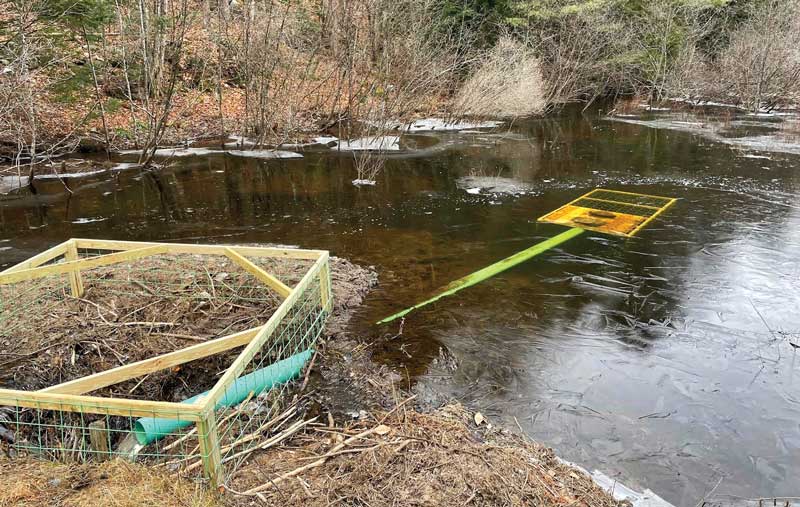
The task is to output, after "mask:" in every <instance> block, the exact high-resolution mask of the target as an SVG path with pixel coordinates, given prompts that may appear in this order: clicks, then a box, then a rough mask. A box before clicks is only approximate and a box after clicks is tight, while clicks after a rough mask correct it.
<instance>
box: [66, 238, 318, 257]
mask: <svg viewBox="0 0 800 507" xmlns="http://www.w3.org/2000/svg"><path fill="white" fill-rule="evenodd" d="M75 241H76V242H77V244H78V247H79V248H96V249H99V250H134V249H137V248H142V247H145V246H154V245H166V246H168V247H169V253H173V254H206V255H225V249H226V248H228V247H229V246H230V245H201V244H198V245H194V244H190V243H152V242H144V241H142V242H140V241H115V240H99V239H76V240H75ZM236 251H237V252H239V253H240V254H242V255H244V256H247V257H277V258H285V259H308V260H316V259H318V258H319V256H320V255H322V253H324V252H325V251H324V250H303V249H300V248H272V247H255V246H236Z"/></svg>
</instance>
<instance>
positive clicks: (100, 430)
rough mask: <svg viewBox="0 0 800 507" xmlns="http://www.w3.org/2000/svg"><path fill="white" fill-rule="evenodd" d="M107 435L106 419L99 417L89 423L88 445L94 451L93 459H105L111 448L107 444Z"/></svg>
mask: <svg viewBox="0 0 800 507" xmlns="http://www.w3.org/2000/svg"><path fill="white" fill-rule="evenodd" d="M108 441H109V435H108V428H107V427H106V420H105V419H99V420H97V421H94V422H91V423H89V445H90V447H91V449H92V451H94V452H95V453H96V455H95V459H97V460H100V461H105V460H106V459H108V457H109V453H110V451H111V449H110V448H109V446H108Z"/></svg>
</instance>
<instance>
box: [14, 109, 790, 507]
mask: <svg viewBox="0 0 800 507" xmlns="http://www.w3.org/2000/svg"><path fill="white" fill-rule="evenodd" d="M650 120H652V118H649V119H648V117H647V116H646V115H645V116H642V115H640V116H639V117H637V118H636V121H633V122H619V121H609V120H607V119H606V118H604V116H603V114H602V113H601V112H600V111H597V110H590V111H589V112H586V113H581V112H580V111H578V110H568V111H565V112H564V113H562V114H560V115H559V116H555V117H551V118H546V119H538V120H529V121H525V122H520V123H517V124H515V125H512V126H511V127H509V128H507V129H501V130H500V131H495V132H481V131H477V130H469V131H467V132H462V133H415V134H414V135H409V136H404V137H403V139H401V143H400V144H401V149H400V150H398V151H396V152H393V153H392V154H390V155H388V161H387V165H386V168H385V170H384V171H383V173H381V174H380V175H379V176H378V178H377V180H378V181H377V185H375V186H367V187H355V186H353V185H352V184H351V180H353V179H354V178H355V172H354V170H353V164H352V155H347V154H339V153H336V152H332V151H330V150H327V149H325V148H320V149H316V150H309V151H306V152H304V153H303V155H304V158H302V159H284V160H259V159H254V158H244V157H232V156H227V155H224V154H219V153H206V154H204V155H202V156H188V157H181V158H179V159H178V158H176V159H173V160H172V161H171V163H170V165H169V166H168V167H166V168H164V169H161V170H159V171H153V172H151V171H144V172H143V171H141V170H139V169H133V170H125V171H118V172H113V173H107V174H102V175H95V176H90V177H88V178H80V179H79V178H73V179H71V180H70V181H69V183H68V184H69V186H70V188H71V189H72V191H73V193H72V194H71V195H70V194H68V193H67V192H65V190H64V186H63V184H62V183H61V182H59V181H57V180H42V181H39V182H37V185H36V193H31V192H30V191H29V190H27V189H26V190H21V191H15V192H12V193H9V194H7V195H5V196H2V197H0V267H5V266H8V265H10V264H11V263H14V262H17V261H20V260H22V259H24V258H26V257H28V256H30V255H32V254H34V253H36V252H39V251H41V250H43V249H45V248H46V247H48V246H50V245H52V244H54V243H56V242H59V241H63V240H64V239H66V238H69V237H99V238H110V239H133V240H169V241H182V242H229V243H255V242H258V243H261V242H264V243H278V244H284V245H298V246H302V247H308V248H325V249H329V250H331V252H332V253H333V254H334V255H338V256H342V257H347V258H349V259H350V260H352V261H354V262H359V263H363V264H369V265H374V266H376V268H377V269H378V271H379V272H380V274H381V284H380V286H379V287H378V289H377V290H376V291H375V292H373V293H372V294H371V297H370V298H369V300H368V302H367V304H366V305H365V306H364V307H363V308H362V309H361V311H360V313H359V315H358V318H357V319H356V321H355V322H354V323H353V324H352V326H351V327H352V329H351V331H352V332H353V333H354V334H357V335H358V336H361V337H363V339H364V340H365V341H373V340H376V339H378V338H381V340H377V344H376V345H375V346H374V355H375V358H376V359H377V360H378V361H381V362H385V363H387V364H389V365H391V366H393V367H394V368H396V369H397V370H398V371H400V372H403V373H404V375H405V376H406V378H407V381H408V382H409V383H410V384H411V385H412V387H413V389H414V390H415V391H416V392H417V393H418V396H419V399H420V400H421V401H424V402H430V403H438V402H440V401H442V400H446V399H450V398H456V399H458V400H460V401H462V402H464V403H467V404H469V405H470V406H471V407H473V408H475V409H477V410H480V411H481V412H482V413H483V414H484V415H485V416H487V418H488V419H489V421H490V422H494V423H502V424H503V425H505V426H506V427H511V428H516V427H519V428H521V429H522V430H523V431H525V432H526V433H527V434H528V435H530V436H531V437H532V438H534V439H536V440H539V441H541V442H543V443H545V444H547V445H549V446H552V447H553V448H555V449H556V451H557V452H558V454H559V455H560V456H562V457H563V458H564V459H567V460H569V461H572V462H575V463H578V464H580V465H582V466H584V467H586V468H589V469H594V468H597V469H600V470H602V471H604V472H605V473H606V474H608V475H610V476H612V477H614V478H618V479H619V480H621V481H622V482H624V483H626V484H628V485H631V486H635V487H638V488H649V489H651V490H653V491H654V492H655V493H657V494H658V495H660V496H662V497H663V498H664V499H666V500H667V501H670V502H672V503H674V504H675V505H676V506H691V505H695V504H696V503H697V501H698V500H699V499H701V498H702V497H703V496H704V494H706V493H707V492H709V491H710V490H711V489H713V488H714V487H715V485H717V484H718V483H719V485H718V487H717V489H716V490H715V494H716V495H732V496H738V497H747V498H751V497H769V496H796V494H797V493H798V491H797V489H796V480H795V479H796V476H797V472H798V470H800V424H799V423H798V421H800V379H798V378H796V377H798V376H800V359H798V358H797V357H796V356H797V348H798V347H800V319H799V318H798V315H800V202H798V195H800V172H799V171H798V169H800V155H798V154H793V153H791V152H789V153H787V152H786V151H791V150H782V151H784V152H783V153H781V152H765V151H753V150H754V149H758V148H764V147H765V144H768V143H765V142H756V141H763V139H762V137H763V136H767V137H769V136H773V135H774V129H773V128H771V126H770V124H769V123H770V122H771V121H772V120H768V119H760V118H743V119H741V122H739V123H737V124H735V125H734V127H735V128H731V129H729V130H728V131H726V132H723V133H721V134H719V135H715V136H707V135H703V133H702V132H698V131H697V130H696V129H685V128H669V127H670V125H668V124H669V118H668V119H666V120H664V119H660V120H657V121H655V122H654V121H650ZM677 123H680V122H677ZM684 123H686V122H684ZM665 124H666V125H665ZM665 126H666V127H667V128H662V127H665ZM748 126H750V127H751V128H750V127H748ZM742 129H743V131H744V132H743V133H742ZM723 134H725V135H723ZM726 139H739V140H741V139H753V140H755V141H754V142H753V143H752V145H749V144H747V143H743V142H737V143H733V144H732V143H730V142H727V141H725V140H726ZM783 144H786V143H783ZM783 144H782V145H783ZM126 160H127V161H130V157H128V158H126V157H125V156H121V158H120V160H119V161H120V162H124V161H126ZM600 186H603V187H608V188H615V189H620V190H628V191H634V192H643V193H651V194H656V195H665V196H674V197H678V198H679V199H680V200H679V201H678V202H677V204H676V205H675V206H674V207H673V208H671V209H670V210H669V212H668V213H667V214H666V215H664V216H663V218H660V219H658V220H657V221H655V222H654V223H653V224H652V225H651V226H649V227H648V228H646V229H645V230H644V231H642V232H641V233H640V234H639V235H638V236H637V237H635V238H632V239H620V238H614V237H609V236H603V235H600V234H595V233H587V234H583V235H581V236H580V237H578V238H576V239H573V240H572V241H570V242H568V243H565V244H564V245H562V246H561V247H560V248H559V249H557V250H554V251H551V252H549V253H547V254H545V255H542V256H540V257H537V258H536V259H534V260H532V261H529V262H527V263H524V264H522V265H520V266H517V267H516V268H514V269H512V270H510V271H507V272H505V273H503V274H502V275H500V276H497V277H495V278H492V279H490V280H488V281H486V282H483V283H481V284H479V285H476V286H474V287H472V288H469V289H466V290H464V291H462V292H460V293H458V294H457V295H455V296H453V297H450V298H446V299H443V300H441V301H439V302H437V303H436V304H433V305H431V306H428V307H426V308H424V309H422V310H419V311H417V312H415V313H413V314H411V315H409V316H408V317H407V318H406V319H405V321H404V322H403V323H402V327H401V325H400V322H399V321H398V322H394V323H392V324H390V325H387V326H383V327H377V326H375V325H374V322H375V321H377V320H379V319H380V318H383V317H385V316H387V315H389V314H391V313H394V312H395V311H398V310H401V309H403V308H405V307H407V306H410V305H411V304H413V303H416V302H418V301H420V300H422V299H425V298H426V297H427V296H430V295H432V294H433V293H434V292H435V290H436V289H437V288H439V287H441V286H443V285H445V284H446V283H447V282H449V281H451V280H454V279H456V278H459V277H461V276H463V275H465V274H468V273H471V272H473V271H475V270H477V269H480V268H482V267H484V266H486V265H488V264H490V263H492V262H495V261H497V260H499V259H501V258H503V257H506V256H508V255H511V254H513V253H515V252H518V251H520V250H522V249H524V248H527V247H528V246H530V245H532V244H533V243H535V242H537V241H539V240H542V239H545V238H547V237H551V236H553V235H555V234H557V233H558V232H561V231H563V228H560V227H558V226H555V225H537V223H536V218H537V217H539V216H541V215H543V214H545V213H546V212H548V211H550V210H552V209H554V208H556V207H558V206H560V205H561V204H564V203H566V202H568V201H570V200H572V199H574V198H575V197H577V196H578V195H580V194H582V193H584V192H586V191H588V190H590V189H592V188H594V187H600Z"/></svg>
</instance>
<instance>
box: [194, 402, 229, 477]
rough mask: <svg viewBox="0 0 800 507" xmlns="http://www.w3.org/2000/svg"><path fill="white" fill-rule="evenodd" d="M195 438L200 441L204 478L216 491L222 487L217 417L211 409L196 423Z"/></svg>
mask: <svg viewBox="0 0 800 507" xmlns="http://www.w3.org/2000/svg"><path fill="white" fill-rule="evenodd" d="M197 438H198V439H199V441H200V457H201V459H202V460H203V470H204V471H205V476H206V478H207V479H208V481H209V484H210V485H211V488H212V489H214V490H216V489H217V488H219V487H220V486H221V485H222V482H223V481H222V478H223V477H222V455H221V453H220V450H219V435H218V434H217V415H216V413H215V412H214V410H213V408H212V409H211V410H210V411H209V412H208V413H207V414H205V415H204V416H203V417H202V418H201V419H200V420H199V421H198V422H197Z"/></svg>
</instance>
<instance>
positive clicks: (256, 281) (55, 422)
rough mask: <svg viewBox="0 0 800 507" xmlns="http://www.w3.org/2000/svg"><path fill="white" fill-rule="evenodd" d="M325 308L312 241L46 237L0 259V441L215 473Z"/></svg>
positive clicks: (277, 390) (250, 444) (272, 395)
mask: <svg viewBox="0 0 800 507" xmlns="http://www.w3.org/2000/svg"><path fill="white" fill-rule="evenodd" d="M331 308H332V301H331V288H330V268H329V262H328V252H326V251H320V250H300V249H291V248H263V247H252V246H227V245H192V244H178V243H151V242H148V243H145V242H132V241H106V240H90V239H71V240H68V241H66V242H64V243H61V244H59V245H56V246H54V247H53V248H51V249H49V250H47V251H45V252H42V253H40V254H38V255H36V256H34V257H31V258H30V259H28V260H26V261H24V262H21V263H19V264H17V265H15V266H13V267H11V268H9V269H6V270H5V271H3V272H2V273H0V346H2V347H3V350H4V351H7V352H8V353H7V354H3V356H6V357H10V359H2V356H0V371H2V372H3V373H2V374H0V385H2V386H3V387H4V388H0V450H4V451H5V452H6V453H7V454H9V455H11V456H17V455H34V456H39V457H43V458H47V459H66V460H80V461H83V460H87V459H94V460H99V459H106V458H108V457H111V456H121V457H125V458H127V459H139V460H143V461H145V462H150V463H154V464H158V465H161V466H165V467H167V468H168V469H171V470H176V471H180V472H186V473H191V472H194V473H197V472H199V471H201V470H202V471H203V473H204V475H205V477H207V478H208V479H209V480H210V481H211V483H212V484H213V485H219V484H221V483H223V482H224V480H225V478H226V470H227V471H228V473H229V472H230V471H231V470H233V469H235V467H236V466H238V464H239V463H241V462H242V460H243V459H244V458H245V457H246V456H247V455H249V454H250V453H251V452H253V450H256V449H258V447H259V445H261V444H262V442H260V440H259V438H258V435H259V434H261V433H262V432H263V431H264V430H265V428H267V427H269V425H270V424H274V421H275V419H276V418H275V415H276V413H279V412H280V408H281V399H282V397H283V395H284V394H285V391H286V390H287V389H288V387H287V386H288V385H289V384H290V382H289V381H291V380H292V379H294V378H297V377H298V376H300V375H302V372H303V370H304V368H305V366H306V364H307V363H308V361H309V360H310V359H311V357H312V355H313V353H314V346H315V343H316V340H317V339H318V337H319V336H320V335H321V333H322V330H323V327H324V324H325V321H326V319H327V317H328V315H329V313H330V311H331ZM186 342H190V343H192V344H191V345H189V346H185V344H186ZM176 344H179V345H176ZM2 375H5V378H4V377H3V376H2ZM5 387H12V388H5ZM164 398H166V399H164ZM278 418H279V417H278Z"/></svg>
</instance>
